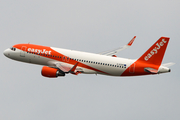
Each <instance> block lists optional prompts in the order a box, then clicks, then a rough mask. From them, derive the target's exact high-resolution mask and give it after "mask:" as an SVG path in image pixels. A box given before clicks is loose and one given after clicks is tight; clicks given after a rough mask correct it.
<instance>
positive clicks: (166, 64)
mask: <svg viewBox="0 0 180 120" xmlns="http://www.w3.org/2000/svg"><path fill="white" fill-rule="evenodd" d="M174 64H175V63H173V62H170V63H165V64H162V66H164V67H170V66H173V65H174Z"/></svg>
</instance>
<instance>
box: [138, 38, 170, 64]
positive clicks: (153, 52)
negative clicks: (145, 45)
mask: <svg viewBox="0 0 180 120" xmlns="http://www.w3.org/2000/svg"><path fill="white" fill-rule="evenodd" d="M169 39H170V38H168V37H161V38H159V40H158V41H157V42H155V43H154V45H152V46H151V47H150V48H149V49H148V50H147V51H146V52H145V53H144V54H143V55H142V56H141V57H140V58H139V59H138V61H143V62H145V63H148V64H154V65H157V66H160V65H161V62H162V60H163V57H164V54H165V51H166V48H167V45H168V42H169Z"/></svg>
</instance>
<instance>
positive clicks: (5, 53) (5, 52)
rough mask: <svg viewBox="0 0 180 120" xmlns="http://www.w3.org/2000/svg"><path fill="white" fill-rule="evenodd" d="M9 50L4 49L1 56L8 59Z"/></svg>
mask: <svg viewBox="0 0 180 120" xmlns="http://www.w3.org/2000/svg"><path fill="white" fill-rule="evenodd" d="M8 51H9V50H8V49H6V50H5V51H4V52H3V54H4V55H5V56H6V57H8V56H9V52H8Z"/></svg>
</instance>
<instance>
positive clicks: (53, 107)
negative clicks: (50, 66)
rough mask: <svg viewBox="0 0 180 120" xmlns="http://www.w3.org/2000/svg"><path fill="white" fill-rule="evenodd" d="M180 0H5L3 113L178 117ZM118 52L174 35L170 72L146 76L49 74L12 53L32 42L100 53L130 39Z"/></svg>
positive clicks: (13, 119) (0, 19)
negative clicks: (15, 47) (8, 50)
mask: <svg viewBox="0 0 180 120" xmlns="http://www.w3.org/2000/svg"><path fill="white" fill-rule="evenodd" d="M179 5H180V1H179V0H171V1H170V0H149V1H145V0H124V1H122V0H109V1H107V0H64V1H62V0H58V1H57V0H49V1H48V0H1V1H0V51H1V55H0V59H1V62H0V66H1V68H0V73H1V79H0V119H1V120H60V119H61V120H120V119H121V120H179V119H180V77H179V68H180V66H179V62H180V56H179V51H180V47H179V45H180V36H179V35H180V15H179V13H180V7H179ZM135 35H136V36H137V38H136V40H135V42H134V44H133V45H132V47H130V48H128V49H126V50H124V51H121V52H120V53H119V54H118V57H125V58H133V59H134V58H138V57H140V56H141V55H142V54H143V53H144V52H145V51H146V50H147V49H148V48H149V47H150V46H151V45H152V44H153V43H154V42H156V40H157V39H159V38H160V37H161V36H167V37H170V42H169V45H168V48H167V51H166V54H165V57H164V60H163V63H168V62H175V63H176V64H175V65H174V66H172V67H171V69H172V72H171V73H166V74H161V75H152V76H141V77H112V76H103V75H97V76H96V75H84V74H79V75H78V76H75V75H71V74H68V75H66V76H65V77H59V78H57V79H49V78H45V77H43V76H41V69H42V66H38V65H32V64H27V63H21V62H17V61H13V60H11V59H8V58H6V57H5V56H4V55H3V51H4V50H5V49H6V48H9V47H11V46H12V45H14V44H19V43H28V42H30V43H32V44H39V45H46V46H53V47H60V48H67V49H73V50H79V51H86V52H93V53H100V52H103V51H106V50H111V49H113V48H117V47H120V46H123V45H125V44H126V43H128V42H129V41H130V39H131V38H133V36H135Z"/></svg>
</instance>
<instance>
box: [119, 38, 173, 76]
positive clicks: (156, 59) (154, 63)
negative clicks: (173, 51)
mask: <svg viewBox="0 0 180 120" xmlns="http://www.w3.org/2000/svg"><path fill="white" fill-rule="evenodd" d="M169 39H170V38H168V37H161V38H159V40H157V41H156V42H155V43H154V44H153V45H152V46H151V47H150V48H149V49H148V50H147V51H146V52H145V53H144V54H143V55H142V56H141V57H140V58H139V59H138V60H136V61H135V62H134V63H133V64H132V65H130V66H129V67H128V68H127V69H126V70H125V71H124V72H123V73H122V75H121V76H135V75H147V74H157V73H158V69H159V67H160V65H161V63H162V60H163V57H164V54H165V51H166V48H167V45H168V42H169Z"/></svg>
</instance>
